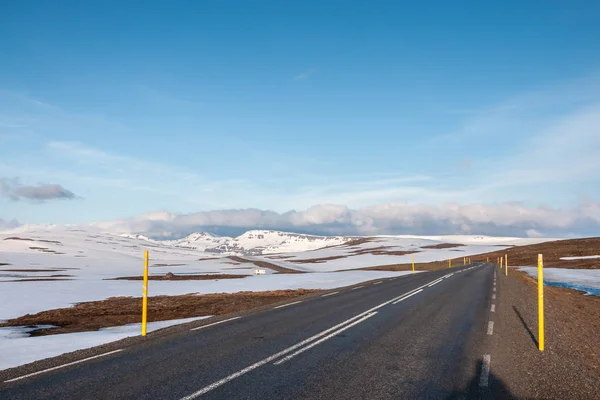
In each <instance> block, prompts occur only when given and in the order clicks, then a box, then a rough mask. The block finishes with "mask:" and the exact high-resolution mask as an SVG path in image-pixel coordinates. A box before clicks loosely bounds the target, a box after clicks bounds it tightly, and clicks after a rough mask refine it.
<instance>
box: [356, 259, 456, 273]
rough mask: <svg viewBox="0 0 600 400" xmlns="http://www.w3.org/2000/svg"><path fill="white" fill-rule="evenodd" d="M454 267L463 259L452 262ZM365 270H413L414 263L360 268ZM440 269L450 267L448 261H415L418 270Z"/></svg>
mask: <svg viewBox="0 0 600 400" xmlns="http://www.w3.org/2000/svg"><path fill="white" fill-rule="evenodd" d="M452 266H453V267H457V266H462V261H461V262H457V263H452ZM360 269H361V270H365V271H411V270H412V263H408V264H389V265H377V266H375V267H367V268H360ZM440 269H448V261H435V262H430V263H415V270H416V271H437V270H440Z"/></svg>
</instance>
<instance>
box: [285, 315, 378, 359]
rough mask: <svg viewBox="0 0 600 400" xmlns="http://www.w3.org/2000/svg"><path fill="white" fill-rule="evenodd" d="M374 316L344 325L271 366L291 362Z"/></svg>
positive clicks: (367, 316)
mask: <svg viewBox="0 0 600 400" xmlns="http://www.w3.org/2000/svg"><path fill="white" fill-rule="evenodd" d="M375 314H377V311H374V312H372V313H370V314H367V315H365V316H364V317H362V318H361V319H358V320H356V321H354V322H353V323H351V324H349V325H346V326H344V327H343V328H341V329H338V330H337V331H335V332H332V333H330V334H329V335H327V336H325V337H323V338H321V339H319V340H317V341H316V342H312V343H311V344H309V345H308V346H306V347H303V348H301V349H300V350H297V351H295V352H294V353H292V354H290V355H289V356H286V357H284V358H282V359H281V360H279V361H276V362H274V363H273V365H280V364H283V363H284V362H286V361H288V360H291V359H292V358H294V357H296V356H297V355H298V354H301V353H304V352H305V351H306V350H309V349H311V348H313V347H315V346H316V345H318V344H319V343H323V342H324V341H326V340H329V339H331V338H332V337H334V336H336V335H338V334H340V333H342V332H344V331H345V330H346V329H349V328H352V327H353V326H354V325H358V324H360V323H361V322H363V321H364V320H366V319H369V318H371V317H372V316H373V315H375Z"/></svg>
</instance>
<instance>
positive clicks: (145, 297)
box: [142, 250, 148, 336]
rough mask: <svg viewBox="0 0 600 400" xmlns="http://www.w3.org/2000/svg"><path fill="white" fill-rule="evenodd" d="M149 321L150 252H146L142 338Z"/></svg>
mask: <svg viewBox="0 0 600 400" xmlns="http://www.w3.org/2000/svg"><path fill="white" fill-rule="evenodd" d="M147 320H148V250H145V251H144V290H143V292H142V336H146V324H147Z"/></svg>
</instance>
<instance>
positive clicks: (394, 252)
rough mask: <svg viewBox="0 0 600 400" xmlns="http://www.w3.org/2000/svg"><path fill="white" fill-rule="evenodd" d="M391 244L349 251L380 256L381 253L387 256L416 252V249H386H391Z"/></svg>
mask: <svg viewBox="0 0 600 400" xmlns="http://www.w3.org/2000/svg"><path fill="white" fill-rule="evenodd" d="M392 248H393V247H392V246H379V247H372V248H367V249H360V248H359V249H357V250H353V251H351V252H350V253H352V255H361V254H374V255H378V256H382V255H389V256H403V255H406V254H412V253H417V252H416V251H404V250H388V249H392Z"/></svg>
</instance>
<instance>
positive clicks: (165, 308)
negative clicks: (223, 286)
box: [0, 289, 318, 335]
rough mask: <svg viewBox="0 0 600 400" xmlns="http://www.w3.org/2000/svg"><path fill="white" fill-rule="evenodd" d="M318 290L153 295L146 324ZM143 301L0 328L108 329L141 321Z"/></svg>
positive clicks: (120, 300) (91, 306)
mask: <svg viewBox="0 0 600 400" xmlns="http://www.w3.org/2000/svg"><path fill="white" fill-rule="evenodd" d="M314 292H318V290H308V289H298V290H275V291H267V292H238V293H216V294H205V295H195V294H186V295H181V296H153V297H151V298H150V299H149V300H148V321H149V322H152V321H164V320H169V319H179V318H191V317H200V316H206V315H222V314H229V313H233V312H240V311H246V310H250V309H252V308H257V307H260V306H264V305H268V304H272V303H277V302H281V301H284V300H286V299H291V298H294V297H298V296H303V295H306V294H309V293H314ZM141 304H142V299H141V298H139V297H137V298H133V297H111V298H109V299H106V300H102V301H90V302H85V303H79V304H76V305H75V306H74V307H69V308H59V309H55V310H48V311H42V312H40V313H37V314H33V315H31V314H27V315H24V316H22V317H19V318H14V319H11V320H9V321H7V322H6V323H3V324H0V327H7V326H31V325H53V326H58V328H51V329H43V330H37V331H35V333H34V334H35V335H51V334H57V333H70V332H84V331H95V330H98V329H100V328H104V327H109V326H119V325H124V324H131V323H136V322H140V310H141Z"/></svg>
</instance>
